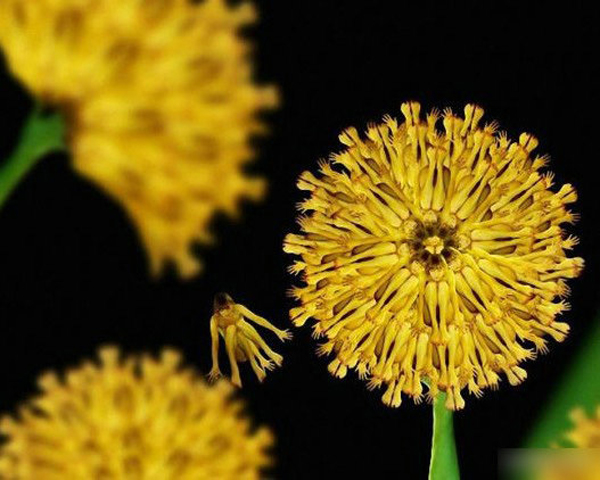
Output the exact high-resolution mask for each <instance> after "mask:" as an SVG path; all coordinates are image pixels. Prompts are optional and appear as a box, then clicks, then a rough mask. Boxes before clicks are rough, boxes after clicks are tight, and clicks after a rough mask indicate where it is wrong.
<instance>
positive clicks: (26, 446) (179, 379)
mask: <svg viewBox="0 0 600 480" xmlns="http://www.w3.org/2000/svg"><path fill="white" fill-rule="evenodd" d="M100 358H101V365H100V366H98V365H96V364H94V363H92V362H86V363H84V364H83V365H82V366H81V367H79V368H76V369H73V370H70V371H68V372H67V374H66V375H65V380H64V381H62V380H61V379H59V378H58V377H57V376H56V375H55V374H53V373H50V374H47V375H45V376H42V378H41V379H40V382H39V383H40V386H41V388H42V393H41V395H39V396H37V397H35V398H33V399H32V400H31V401H29V402H28V403H27V404H26V405H25V406H23V407H22V408H21V411H20V414H19V418H18V419H13V418H11V417H5V418H4V419H3V420H2V423H1V427H0V431H1V433H2V434H3V435H5V436H6V437H7V439H6V441H5V443H4V444H3V445H2V446H1V447H0V478H5V479H13V480H34V479H35V480H38V479H39V480H65V479H69V480H78V479H80V480H89V479H92V478H94V479H96V478H97V479H100V478H102V479H107V480H110V479H123V478H128V479H134V478H135V479H159V478H160V479H165V480H168V479H172V480H175V479H176V480H184V479H190V480H191V479H194V480H196V479H207V480H208V479H216V478H219V479H221V478H222V479H258V478H260V471H261V469H262V468H263V467H265V466H267V465H269V463H270V456H269V454H268V453H267V449H268V448H269V447H270V446H271V445H272V443H273V439H272V436H271V433H270V431H269V430H268V429H266V428H260V429H258V430H255V431H251V428H250V422H249V420H248V418H246V417H245V416H244V415H242V414H241V413H240V406H241V405H240V402H239V401H234V400H232V399H231V393H232V392H231V387H230V385H229V384H228V383H227V382H219V383H218V384H216V385H214V386H209V385H207V384H206V382H204V380H202V379H201V378H200V377H198V375H196V374H195V373H194V372H193V371H192V370H189V369H181V368H180V367H179V365H180V356H179V354H178V353H176V352H175V351H172V350H165V351H163V354H162V356H161V358H160V360H155V359H153V358H151V357H149V356H142V357H140V356H131V357H127V358H126V359H124V360H120V358H119V351H118V350H117V349H116V348H105V349H102V350H101V351H100Z"/></svg>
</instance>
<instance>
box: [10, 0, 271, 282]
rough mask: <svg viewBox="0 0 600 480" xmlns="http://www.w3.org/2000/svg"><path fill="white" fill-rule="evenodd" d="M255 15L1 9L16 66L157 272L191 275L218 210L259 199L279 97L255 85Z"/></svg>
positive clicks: (148, 3)
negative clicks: (267, 125)
mask: <svg viewBox="0 0 600 480" xmlns="http://www.w3.org/2000/svg"><path fill="white" fill-rule="evenodd" d="M254 18H255V14H254V10H253V8H252V7H251V6H250V5H249V4H246V3H244V4H242V5H240V6H237V7H235V8H234V7H229V6H228V5H227V2H226V1H225V0H203V1H200V2H196V1H192V0H35V1H31V2H30V1H22V0H2V2H0V48H1V49H3V50H4V53H5V55H6V59H7V63H8V66H9V67H10V69H11V70H12V72H13V73H14V75H15V76H16V77H17V78H18V79H19V80H21V81H22V82H23V83H24V84H25V86H27V88H28V89H29V90H30V91H31V92H32V93H33V94H34V95H35V96H37V97H38V98H39V99H40V100H41V101H42V102H44V103H46V104H49V105H51V106H56V107H58V108H60V109H61V110H62V111H63V112H64V114H65V116H66V118H67V121H68V127H69V144H70V147H71V150H72V153H73V162H74V166H75V169H76V170H77V171H78V172H80V173H81V174H82V175H83V176H85V177H87V178H89V179H91V180H93V181H94V182H96V183H97V184H98V185H99V186H100V187H101V188H102V189H103V190H105V191H106V192H107V193H108V194H109V195H110V196H112V197H113V198H114V199H115V200H117V201H119V202H121V203H122V204H123V206H124V207H125V209H126V211H127V213H128V214H129V216H130V217H131V218H132V220H133V221H134V222H135V224H136V226H137V227H138V229H139V231H140V235H141V237H142V240H143V242H144V243H145V245H146V247H147V250H148V254H149V258H150V263H151V269H152V271H153V272H155V273H158V272H160V271H161V270H162V268H163V267H164V265H165V263H167V262H171V261H172V262H175V263H176V265H177V267H178V268H179V271H180V273H181V274H182V275H184V276H189V275H192V274H194V273H196V272H197V271H198V269H199V268H200V264H199V261H198V259H196V258H194V256H193V255H192V254H191V252H190V247H191V244H192V243H193V242H195V241H198V242H205V243H206V242H210V240H211V237H210V234H209V231H208V229H209V222H210V220H211V218H212V217H213V215H214V213H215V212H216V211H222V212H225V213H227V214H228V215H235V214H236V212H237V208H238V206H237V204H238V202H239V200H241V199H243V198H250V199H259V198H260V197H261V196H262V194H263V190H264V184H263V181H262V179H258V178H249V177H247V176H246V175H245V174H244V172H243V166H244V164H245V163H246V162H247V161H248V160H250V159H251V157H252V155H253V153H252V151H251V147H250V145H249V139H250V137H251V136H252V135H254V134H256V133H261V132H263V131H264V127H263V126H262V125H261V123H260V121H259V120H258V119H257V114H258V113H259V112H260V111H261V110H263V109H265V108H271V107H273V106H274V105H275V104H276V101H277V98H276V94H275V91H274V90H273V89H272V88H259V87H257V86H256V85H254V84H253V81H252V68H251V63H250V62H249V59H248V56H249V55H248V54H249V45H248V42H247V41H246V40H245V39H244V38H243V37H242V36H241V34H240V29H241V28H242V27H243V26H245V25H246V24H248V23H251V22H253V21H254Z"/></svg>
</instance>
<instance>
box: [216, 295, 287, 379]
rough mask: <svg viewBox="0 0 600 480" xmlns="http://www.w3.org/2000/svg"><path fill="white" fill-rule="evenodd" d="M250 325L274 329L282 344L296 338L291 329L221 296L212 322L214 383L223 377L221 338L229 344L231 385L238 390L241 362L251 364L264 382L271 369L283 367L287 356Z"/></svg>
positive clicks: (217, 299)
mask: <svg viewBox="0 0 600 480" xmlns="http://www.w3.org/2000/svg"><path fill="white" fill-rule="evenodd" d="M250 322H253V323H255V324H257V325H260V326H261V327H264V328H267V329H269V330H271V331H272V332H274V333H275V334H276V335H277V336H278V337H279V339H280V340H281V341H284V340H289V339H290V338H292V334H291V332H289V331H288V330H280V329H278V328H276V327H274V326H273V325H271V323H269V321H268V320H266V319H264V318H262V317H259V316H258V315H255V314H254V313H252V312H251V311H250V310H248V309H247V308H246V307H244V306H243V305H240V304H239V303H235V302H234V301H233V299H232V298H231V297H230V296H229V295H227V294H226V293H218V294H217V295H215V299H214V303H213V316H212V317H211V319H210V334H211V340H212V368H211V370H210V373H209V374H208V376H209V378H210V379H211V380H214V379H216V378H218V377H220V376H221V375H222V373H221V370H220V368H219V336H221V337H223V339H224V341H225V349H226V350H227V355H228V357H229V364H230V366H231V383H233V384H234V385H236V386H238V387H241V386H242V380H241V378H240V371H239V367H238V362H245V361H249V362H250V366H251V367H252V370H253V371H254V373H255V374H256V376H257V377H258V379H259V381H261V382H262V381H263V380H264V379H265V376H266V372H267V371H268V370H272V369H274V368H275V367H276V366H280V365H281V363H282V362H283V357H282V356H281V355H279V354H278V353H275V352H274V351H273V350H271V348H270V347H269V346H268V345H267V343H266V342H265V341H264V340H263V339H262V337H261V336H260V335H259V333H258V332H257V331H256V329H255V328H254V327H253V326H252V325H251V324H250Z"/></svg>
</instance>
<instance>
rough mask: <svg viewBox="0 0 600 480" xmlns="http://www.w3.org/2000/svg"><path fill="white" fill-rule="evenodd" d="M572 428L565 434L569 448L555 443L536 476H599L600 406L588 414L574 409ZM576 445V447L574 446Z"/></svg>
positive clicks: (557, 479) (582, 479)
mask: <svg viewBox="0 0 600 480" xmlns="http://www.w3.org/2000/svg"><path fill="white" fill-rule="evenodd" d="M570 416H571V420H572V421H573V423H574V427H573V430H571V431H570V432H568V433H567V434H566V435H565V437H566V438H567V439H568V440H569V441H570V442H571V445H569V448H560V447H559V446H558V445H554V446H553V447H554V449H553V450H548V451H546V453H547V455H546V457H547V458H546V461H545V462H542V464H541V466H540V468H538V471H537V472H536V473H537V475H536V476H535V477H533V478H536V479H539V480H600V450H599V449H600V407H598V408H597V409H596V412H595V416H592V417H589V416H588V415H587V414H586V413H585V411H584V410H583V409H581V408H578V409H576V410H574V411H573V412H571V415H570ZM572 447H574V448H572Z"/></svg>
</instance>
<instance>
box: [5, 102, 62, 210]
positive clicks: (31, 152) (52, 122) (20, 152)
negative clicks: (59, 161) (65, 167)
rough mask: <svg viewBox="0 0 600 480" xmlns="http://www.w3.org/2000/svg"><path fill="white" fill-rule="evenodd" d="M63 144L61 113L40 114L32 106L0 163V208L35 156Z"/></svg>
mask: <svg viewBox="0 0 600 480" xmlns="http://www.w3.org/2000/svg"><path fill="white" fill-rule="evenodd" d="M64 148H65V144H64V121H63V118H62V116H61V115H60V114H58V113H51V114H44V113H43V112H42V110H41V109H40V108H38V107H36V108H34V110H33V111H32V112H31V115H30V116H29V118H28V119H27V121H26V123H25V126H24V127H23V130H22V132H21V138H20V139H19V143H18V144H17V147H16V148H15V150H14V151H13V153H12V155H11V156H10V157H8V159H7V160H6V161H5V162H4V163H3V164H2V166H0V208H2V206H3V205H4V203H5V202H6V200H7V198H8V197H9V196H10V194H11V193H12V192H13V190H14V189H15V188H16V186H17V185H18V184H19V182H20V181H21V180H22V179H23V177H25V175H26V174H27V173H28V172H29V171H30V170H31V168H32V167H33V166H34V165H35V164H36V163H37V161H38V160H39V159H41V158H42V157H44V156H45V155H47V154H48V153H50V152H53V151H57V150H63V149H64Z"/></svg>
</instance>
